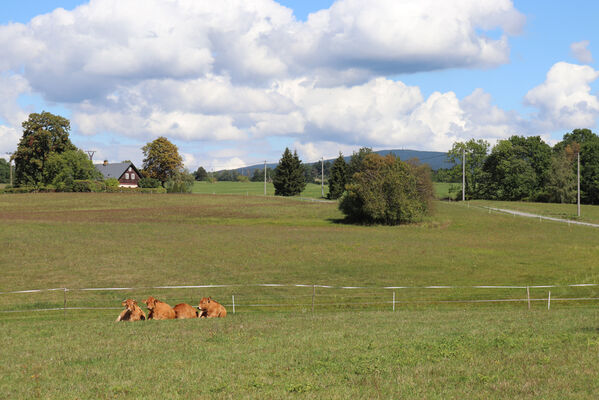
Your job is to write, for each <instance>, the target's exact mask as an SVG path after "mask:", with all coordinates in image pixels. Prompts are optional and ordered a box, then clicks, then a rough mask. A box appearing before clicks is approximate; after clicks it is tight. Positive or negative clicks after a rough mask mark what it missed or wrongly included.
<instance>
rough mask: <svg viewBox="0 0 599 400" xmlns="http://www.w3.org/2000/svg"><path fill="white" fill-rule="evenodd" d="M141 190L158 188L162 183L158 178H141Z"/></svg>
mask: <svg viewBox="0 0 599 400" xmlns="http://www.w3.org/2000/svg"><path fill="white" fill-rule="evenodd" d="M138 184H139V187H140V188H157V187H160V186H161V184H160V181H159V180H158V179H156V178H141V179H140V180H139V183H138Z"/></svg>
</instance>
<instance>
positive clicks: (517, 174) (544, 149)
mask: <svg viewBox="0 0 599 400" xmlns="http://www.w3.org/2000/svg"><path fill="white" fill-rule="evenodd" d="M551 155H552V152H551V147H550V146H549V145H548V144H547V143H545V142H543V140H542V139H541V138H540V137H539V136H530V137H523V136H512V137H510V138H509V139H507V140H500V141H499V142H498V143H497V144H496V145H495V146H494V147H493V150H492V151H491V154H490V155H489V156H488V157H487V159H486V160H485V163H484V166H483V172H484V179H485V184H484V185H483V186H484V190H483V195H484V197H485V198H489V199H496V200H542V198H543V196H544V195H545V185H546V183H547V179H548V173H549V167H550V165H551Z"/></svg>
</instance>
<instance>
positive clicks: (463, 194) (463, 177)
mask: <svg viewBox="0 0 599 400" xmlns="http://www.w3.org/2000/svg"><path fill="white" fill-rule="evenodd" d="M465 200H466V148H463V149H462V201H465Z"/></svg>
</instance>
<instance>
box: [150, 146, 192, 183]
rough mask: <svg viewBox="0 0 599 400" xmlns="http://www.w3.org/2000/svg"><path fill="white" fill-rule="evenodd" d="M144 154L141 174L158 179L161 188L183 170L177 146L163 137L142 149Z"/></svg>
mask: <svg viewBox="0 0 599 400" xmlns="http://www.w3.org/2000/svg"><path fill="white" fill-rule="evenodd" d="M142 151H143V154H144V160H143V174H144V175H145V176H146V177H148V178H155V179H158V180H159V181H160V182H161V183H162V186H163V187H164V184H165V182H166V181H168V180H169V179H170V178H174V177H175V176H176V175H177V174H178V173H180V172H181V170H182V169H183V158H182V157H181V156H180V155H179V150H178V149H177V146H175V145H174V144H173V143H171V142H170V141H169V140H168V139H167V138H165V137H164V136H161V137H159V138H158V139H155V140H154V141H152V142H150V143H148V144H146V145H145V146H144V147H143V148H142Z"/></svg>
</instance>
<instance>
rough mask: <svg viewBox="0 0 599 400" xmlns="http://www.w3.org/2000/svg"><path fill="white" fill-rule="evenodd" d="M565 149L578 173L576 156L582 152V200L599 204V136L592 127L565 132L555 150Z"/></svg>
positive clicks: (573, 168)
mask: <svg viewBox="0 0 599 400" xmlns="http://www.w3.org/2000/svg"><path fill="white" fill-rule="evenodd" d="M562 150H564V151H565V152H566V154H567V156H568V158H569V159H571V160H572V170H573V172H574V173H575V174H576V169H577V162H576V158H577V156H578V154H580V191H581V201H582V202H584V203H587V204H599V136H597V135H596V134H595V133H594V132H593V131H591V130H590V129H574V130H573V131H572V132H569V133H566V134H564V137H563V140H562V141H561V142H559V143H557V144H556V145H555V146H554V152H559V151H562Z"/></svg>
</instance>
